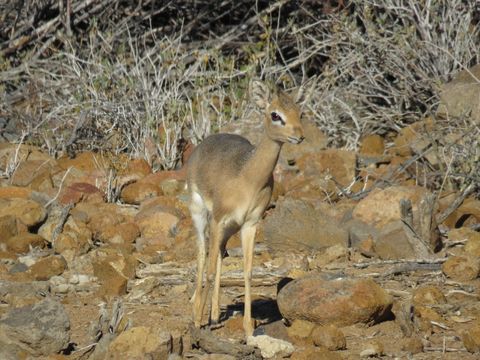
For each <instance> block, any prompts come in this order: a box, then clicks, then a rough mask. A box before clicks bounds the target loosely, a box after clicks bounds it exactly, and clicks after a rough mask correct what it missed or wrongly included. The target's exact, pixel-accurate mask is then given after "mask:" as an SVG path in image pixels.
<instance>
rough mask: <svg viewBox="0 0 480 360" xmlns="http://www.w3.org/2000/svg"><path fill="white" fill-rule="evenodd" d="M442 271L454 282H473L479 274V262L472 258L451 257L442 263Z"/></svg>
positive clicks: (476, 258)
mask: <svg viewBox="0 0 480 360" xmlns="http://www.w3.org/2000/svg"><path fill="white" fill-rule="evenodd" d="M442 271H443V273H444V274H445V275H446V276H448V277H449V278H451V279H454V280H456V281H469V280H474V279H476V278H477V277H478V275H479V274H480V260H479V259H478V257H473V256H452V257H450V258H449V259H448V260H447V261H445V262H444V263H443V265H442Z"/></svg>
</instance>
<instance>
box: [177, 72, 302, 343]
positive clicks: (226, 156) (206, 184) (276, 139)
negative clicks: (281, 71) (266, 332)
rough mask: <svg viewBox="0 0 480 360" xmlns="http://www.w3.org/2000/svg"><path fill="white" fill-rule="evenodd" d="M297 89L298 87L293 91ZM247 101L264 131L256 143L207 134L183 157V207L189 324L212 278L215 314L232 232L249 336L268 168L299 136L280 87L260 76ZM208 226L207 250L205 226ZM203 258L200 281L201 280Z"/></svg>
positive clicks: (294, 109) (198, 320)
mask: <svg viewBox="0 0 480 360" xmlns="http://www.w3.org/2000/svg"><path fill="white" fill-rule="evenodd" d="M299 92H300V91H299ZM250 96H251V100H252V101H253V102H254V104H255V105H256V106H257V108H258V109H259V110H260V111H261V114H262V119H263V122H264V127H265V132H264V134H263V136H262V139H261V141H260V143H259V144H258V146H256V147H255V146H253V145H252V144H251V143H250V142H249V141H248V140H247V139H245V138H243V137H241V136H239V135H233V134H216V135H211V136H209V137H207V138H206V139H205V140H204V141H203V142H202V143H201V144H200V145H199V146H198V147H197V148H196V149H195V151H194V152H193V154H192V156H191V157H190V159H189V162H188V175H187V184H188V191H189V195H190V203H189V208H190V212H191V214H192V219H193V223H194V226H195V229H196V231H197V245H198V255H197V256H198V257H197V262H198V263H197V265H198V267H197V283H196V289H195V294H194V297H193V319H194V323H195V326H197V327H199V326H201V325H202V316H203V313H204V309H205V304H206V302H207V298H208V296H209V291H210V287H211V284H212V282H214V286H213V294H212V305H211V313H210V321H211V322H212V323H216V322H218V321H219V317H220V305H219V292H220V273H221V267H222V259H223V256H224V252H225V244H226V242H227V240H228V239H229V238H230V236H232V235H233V234H234V233H236V232H237V231H240V237H241V241H242V248H243V269H244V280H245V310H244V319H243V327H244V329H245V333H246V336H251V335H253V324H252V319H251V317H252V315H251V293H250V281H251V278H252V262H253V248H254V242H255V231H256V228H257V223H258V221H259V220H260V218H261V217H262V215H263V213H264V211H265V209H266V207H267V206H268V203H269V201H270V198H271V195H272V188H273V170H274V168H275V165H276V164H277V160H278V156H279V153H280V149H281V147H282V144H283V143H285V142H289V143H292V144H299V143H301V142H302V141H303V139H304V136H303V128H302V125H301V123H300V115H301V112H300V107H299V106H298V105H297V103H296V101H295V100H294V99H293V98H292V97H291V96H289V95H287V94H286V93H284V92H283V91H281V90H279V89H277V88H275V89H271V88H269V87H268V86H267V85H266V84H265V83H263V82H261V81H253V82H252V83H251V86H250ZM207 224H208V225H209V232H210V234H209V236H208V251H207V241H206V228H207ZM205 263H206V264H207V272H206V275H207V276H206V281H205V285H203V282H204V281H203V280H204V270H205Z"/></svg>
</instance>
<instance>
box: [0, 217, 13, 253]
mask: <svg viewBox="0 0 480 360" xmlns="http://www.w3.org/2000/svg"><path fill="white" fill-rule="evenodd" d="M15 235H17V222H16V220H15V217H14V216H12V215H4V216H2V217H0V246H1V244H2V243H6V242H7V240H8V239H10V238H11V237H12V236H15Z"/></svg>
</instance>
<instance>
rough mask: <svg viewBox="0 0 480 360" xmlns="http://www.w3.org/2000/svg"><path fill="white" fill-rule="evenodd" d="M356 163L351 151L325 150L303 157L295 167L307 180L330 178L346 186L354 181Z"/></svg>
mask: <svg viewBox="0 0 480 360" xmlns="http://www.w3.org/2000/svg"><path fill="white" fill-rule="evenodd" d="M356 162H357V159H356V155H355V153H354V152H353V151H347V150H339V149H327V150H322V151H319V152H315V153H307V154H305V155H303V156H302V157H300V158H299V159H298V161H297V165H298V168H299V169H300V170H301V171H302V172H303V174H304V175H305V177H307V178H308V177H313V178H318V177H323V178H325V177H326V176H331V177H333V179H334V180H335V181H336V182H337V183H339V184H340V185H341V186H348V185H350V184H351V183H352V182H353V180H354V179H355V175H356Z"/></svg>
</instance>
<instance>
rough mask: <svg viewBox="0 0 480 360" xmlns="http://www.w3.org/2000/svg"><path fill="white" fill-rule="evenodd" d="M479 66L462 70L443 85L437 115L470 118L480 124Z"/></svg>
mask: <svg viewBox="0 0 480 360" xmlns="http://www.w3.org/2000/svg"><path fill="white" fill-rule="evenodd" d="M479 78H480V64H477V65H475V66H473V67H471V68H470V69H468V70H467V69H466V70H462V71H460V72H459V73H458V74H456V76H455V78H454V79H453V80H452V81H450V82H448V83H446V84H444V85H443V86H442V89H441V92H440V104H439V106H438V110H437V115H439V116H449V117H454V118H456V117H461V116H464V115H468V114H471V115H470V116H471V117H472V119H473V120H474V121H476V122H477V123H479V122H480V102H479V101H478V94H479V93H480V84H479V83H478V79H479Z"/></svg>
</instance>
